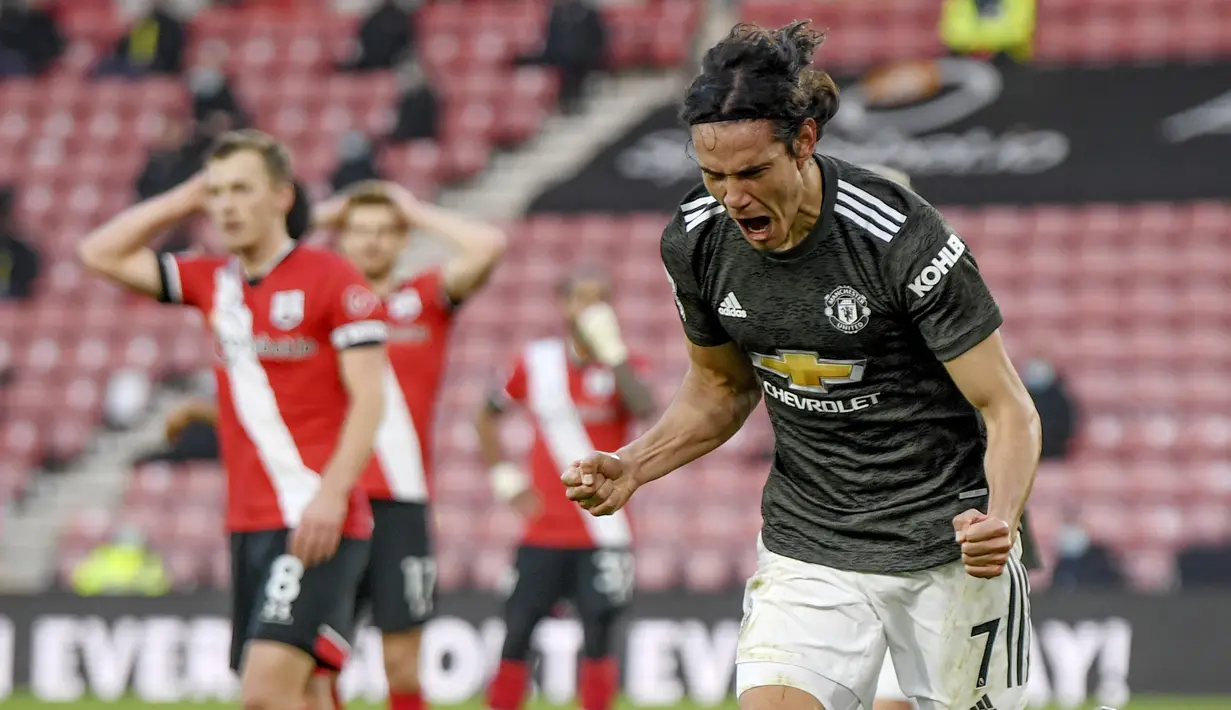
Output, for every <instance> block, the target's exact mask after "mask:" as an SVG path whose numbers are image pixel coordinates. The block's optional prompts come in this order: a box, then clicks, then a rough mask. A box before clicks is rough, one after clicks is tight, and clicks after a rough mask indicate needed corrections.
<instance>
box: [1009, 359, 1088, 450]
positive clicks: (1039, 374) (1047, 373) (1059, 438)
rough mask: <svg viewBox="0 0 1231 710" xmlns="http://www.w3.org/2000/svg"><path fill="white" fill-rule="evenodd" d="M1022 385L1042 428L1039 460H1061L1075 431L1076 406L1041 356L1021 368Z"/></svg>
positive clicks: (1065, 386) (1065, 387) (1061, 382)
mask: <svg viewBox="0 0 1231 710" xmlns="http://www.w3.org/2000/svg"><path fill="white" fill-rule="evenodd" d="M1022 382H1024V383H1025V385H1026V391H1027V392H1029V393H1030V397H1031V399H1033V400H1034V407H1035V409H1037V410H1038V411H1039V421H1040V423H1041V424H1042V427H1043V452H1042V454H1041V455H1040V457H1041V458H1042V459H1045V460H1046V459H1062V458H1064V457H1065V456H1067V455H1068V451H1069V442H1070V441H1072V439H1073V432H1074V430H1075V429H1076V428H1077V405H1076V404H1075V403H1074V402H1073V398H1072V397H1070V396H1069V390H1068V385H1067V384H1066V383H1065V381H1064V378H1062V377H1061V376H1060V374H1059V373H1057V372H1056V368H1055V367H1054V366H1053V365H1052V364H1051V362H1049V361H1048V360H1046V359H1044V358H1042V357H1038V356H1035V357H1032V358H1030V359H1029V360H1027V361H1026V365H1025V367H1023V368H1022Z"/></svg>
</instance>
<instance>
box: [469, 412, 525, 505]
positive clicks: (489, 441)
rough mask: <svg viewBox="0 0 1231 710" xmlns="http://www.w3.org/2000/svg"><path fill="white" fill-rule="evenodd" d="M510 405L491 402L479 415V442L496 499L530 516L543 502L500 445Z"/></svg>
mask: <svg viewBox="0 0 1231 710" xmlns="http://www.w3.org/2000/svg"><path fill="white" fill-rule="evenodd" d="M505 411H506V405H504V404H502V403H498V402H496V401H495V397H494V396H493V397H490V398H488V401H487V402H484V403H483V405H482V406H481V407H479V411H478V413H477V414H476V415H475V420H474V431H475V434H476V435H477V436H478V439H479V458H481V459H482V460H483V464H484V465H485V466H487V470H488V473H489V476H490V478H491V485H492V495H494V496H495V497H496V499H497V500H500V501H501V502H504V503H507V504H508V505H510V506H512V507H513V509H514V510H516V511H517V512H519V513H521V514H522V515H526V516H530V515H533V514H534V513H535V512H537V511H538V509H539V505H540V501H539V499H538V495H537V494H535V492H534V489H533V488H532V487H531V485H530V477H529V476H527V475H526V473H525V472H524V471H522V469H521V467H520V466H518V465H517V464H515V463H513V462H512V461H509V460H508V459H507V458H505V453H504V447H502V446H501V445H500V420H501V418H502V417H503V415H504V412H505Z"/></svg>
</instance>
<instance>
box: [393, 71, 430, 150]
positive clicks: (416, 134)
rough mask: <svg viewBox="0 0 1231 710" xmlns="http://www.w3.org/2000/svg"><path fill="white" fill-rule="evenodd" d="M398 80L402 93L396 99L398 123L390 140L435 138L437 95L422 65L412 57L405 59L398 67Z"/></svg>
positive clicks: (402, 140)
mask: <svg viewBox="0 0 1231 710" xmlns="http://www.w3.org/2000/svg"><path fill="white" fill-rule="evenodd" d="M397 80H398V90H400V91H401V92H402V95H401V97H400V98H399V99H398V104H397V122H396V123H395V124H394V127H393V132H392V133H390V134H389V140H390V141H391V142H394V143H402V142H405V141H413V140H420V139H434V138H436V135H437V129H438V123H439V120H440V98H439V97H437V96H436V90H435V89H433V88H432V85H431V84H430V83H428V80H427V75H426V74H425V73H424V72H423V67H422V66H420V65H419V62H417V61H415V60H413V59H409V60H407V61H404V62H402V63H401V64H400V65H399V66H398V70H397Z"/></svg>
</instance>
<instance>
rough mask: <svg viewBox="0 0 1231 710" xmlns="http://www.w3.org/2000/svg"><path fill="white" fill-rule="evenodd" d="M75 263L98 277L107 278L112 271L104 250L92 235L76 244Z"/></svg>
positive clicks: (111, 265)
mask: <svg viewBox="0 0 1231 710" xmlns="http://www.w3.org/2000/svg"><path fill="white" fill-rule="evenodd" d="M77 261H78V262H80V264H81V265H82V266H83V267H85V268H86V270H88V271H92V272H94V273H95V274H98V275H100V276H108V275H110V274H111V272H112V271H114V268H113V266H114V265H113V264H111V261H112V260H111V259H109V258H108V255H107V251H106V249H103V248H102V247H101V246H100V245H99V243H98V240H97V238H95V236H94V235H91V236H89V237H86V238H85V239H83V240H81V242H80V243H79V244H77Z"/></svg>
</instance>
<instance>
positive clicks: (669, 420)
mask: <svg viewBox="0 0 1231 710" xmlns="http://www.w3.org/2000/svg"><path fill="white" fill-rule="evenodd" d="M760 399H761V392H760V390H757V389H748V390H743V391H734V390H731V389H727V388H724V387H716V386H714V385H712V384H710V383H707V382H706V381H705V380H704V379H703V378H702V377H701V376H700V375H698V374H696V372H695V371H693V370H689V372H688V374H687V375H686V376H685V377H684V382H683V384H682V385H681V386H680V390H679V392H678V393H677V394H676V395H675V399H673V400H672V401H671V404H670V406H668V407H667V411H666V412H664V413H663V416H662V418H661V419H659V420H658V423H657V424H655V425H654V426H653V427H652V428H651V429H650V430H649V431H647V432H646V433H645V434H643V435H642V436H641V437H639V438H637V439H636V440H635V441H633V442H631V443H630V444H628V445H627V446H625V447H624V448H622V449H620V451H619V452H618V455H619V456H620V458H621V459H622V460H623V461H625V465H626V466H630V467H631V470H632V471H633V476H634V479H635V480H636V481H637V484H638V485H641V484H645V483H649V482H650V481H653V480H656V479H659V478H662V477H663V476H665V475H667V474H668V473H670V472H672V471H674V470H675V469H677V468H679V467H681V466H683V465H685V464H687V463H689V462H691V461H695V460H696V459H699V458H701V457H702V456H704V455H706V454H708V453H709V452H711V451H713V450H714V449H716V448H718V447H719V446H722V444H723V443H725V442H726V441H727V439H730V438H731V437H732V436H733V435H734V434H735V432H737V431H739V428H740V427H741V426H743V425H744V421H745V420H746V419H747V418H748V415H749V414H751V413H752V410H753V409H755V408H756V406H757V402H759V401H760Z"/></svg>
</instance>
